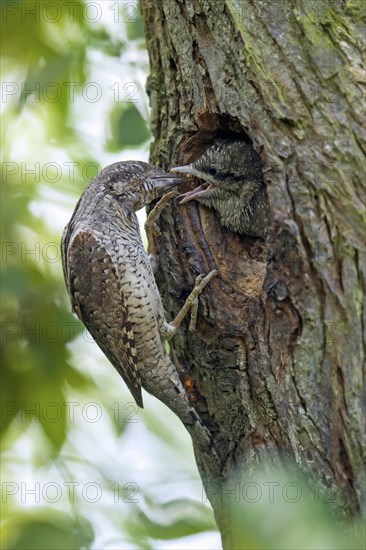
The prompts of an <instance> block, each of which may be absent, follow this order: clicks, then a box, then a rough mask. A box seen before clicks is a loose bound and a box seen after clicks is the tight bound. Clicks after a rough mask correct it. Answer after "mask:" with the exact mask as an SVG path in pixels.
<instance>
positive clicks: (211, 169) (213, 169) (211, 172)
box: [207, 168, 217, 176]
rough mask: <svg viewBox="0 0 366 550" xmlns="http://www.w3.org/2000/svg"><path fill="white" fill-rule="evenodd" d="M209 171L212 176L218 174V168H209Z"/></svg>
mask: <svg viewBox="0 0 366 550" xmlns="http://www.w3.org/2000/svg"><path fill="white" fill-rule="evenodd" d="M207 172H208V173H209V174H210V176H216V174H217V170H216V168H209V169H208V170H207Z"/></svg>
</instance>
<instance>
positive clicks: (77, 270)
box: [63, 230, 143, 407]
mask: <svg viewBox="0 0 366 550" xmlns="http://www.w3.org/2000/svg"><path fill="white" fill-rule="evenodd" d="M63 262H64V269H65V273H66V280H67V285H68V288H69V294H70V299H71V303H72V308H73V310H74V312H75V313H76V314H77V316H78V317H79V319H80V320H81V321H82V322H83V323H84V325H85V326H86V327H87V329H88V331H89V332H90V334H91V335H92V336H93V338H94V340H95V341H96V343H97V344H98V345H99V347H100V348H101V350H102V351H103V353H104V354H105V355H106V357H107V358H108V359H109V361H110V362H111V363H112V364H113V365H114V367H115V368H116V369H117V371H118V372H119V373H120V375H121V376H122V378H123V380H124V381H125V383H126V384H127V386H128V388H129V390H130V392H131V393H132V395H133V397H134V399H135V401H136V403H137V404H138V406H139V407H143V402H142V395H141V379H140V374H139V372H138V361H137V351H136V347H135V340H134V334H133V327H132V323H131V321H130V316H129V311H128V306H127V304H126V300H125V299H124V295H123V292H122V286H121V281H120V277H119V274H118V271H117V269H116V267H115V265H116V264H115V262H113V260H112V258H111V254H110V252H109V251H108V249H107V248H106V247H105V245H104V244H103V243H102V242H101V241H100V239H99V238H98V236H97V235H95V234H93V232H92V231H91V230H88V231H85V230H84V231H79V232H78V233H77V234H76V236H75V237H73V238H72V240H71V242H69V243H68V252H67V258H66V254H65V253H64V251H63ZM86 274H87V276H85V275H86ZM91 296H92V298H93V299H92V300H91V299H90V297H91ZM107 320H108V322H107Z"/></svg>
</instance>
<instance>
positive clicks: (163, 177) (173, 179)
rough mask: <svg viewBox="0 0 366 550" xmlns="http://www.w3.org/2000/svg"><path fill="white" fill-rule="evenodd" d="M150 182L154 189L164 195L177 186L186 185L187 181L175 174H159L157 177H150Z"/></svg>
mask: <svg viewBox="0 0 366 550" xmlns="http://www.w3.org/2000/svg"><path fill="white" fill-rule="evenodd" d="M148 182H150V183H152V185H153V186H154V189H156V190H157V191H158V190H160V191H161V192H162V193H163V192H165V191H169V190H170V189H172V188H173V187H176V186H177V185H180V184H182V183H185V179H184V178H181V177H180V176H174V175H173V174H157V175H156V176H150V177H149V178H148Z"/></svg>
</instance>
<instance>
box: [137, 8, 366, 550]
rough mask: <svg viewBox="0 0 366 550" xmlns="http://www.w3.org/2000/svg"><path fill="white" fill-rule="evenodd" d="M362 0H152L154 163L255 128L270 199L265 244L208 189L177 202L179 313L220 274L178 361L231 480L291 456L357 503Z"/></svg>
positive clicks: (166, 264) (168, 266) (163, 285)
mask: <svg viewBox="0 0 366 550" xmlns="http://www.w3.org/2000/svg"><path fill="white" fill-rule="evenodd" d="M361 5H362V2H361V1H360V2H358V1H356V0H354V1H349V2H328V1H319V2H312V1H310V0H304V1H301V0H296V1H294V2H282V1H280V0H277V1H276V2H265V1H254V0H253V1H250V0H241V1H235V0H232V1H230V0H225V1H221V0H220V1H219V0H184V1H177V0H154V1H152V0H142V1H141V10H142V14H143V18H144V21H145V28H146V34H147V45H148V50H149V56H150V64H151V76H150V77H149V81H148V91H149V93H150V98H151V106H152V129H153V133H154V136H155V142H154V146H153V149H152V154H151V160H152V162H154V164H157V165H159V166H162V167H163V168H165V169H166V168H169V167H171V166H176V165H181V164H184V163H187V162H191V161H192V160H195V159H196V158H197V156H199V155H200V154H201V153H202V151H203V150H204V149H205V148H207V145H208V144H210V143H211V142H212V141H213V140H214V138H215V137H216V136H218V135H231V134H232V133H236V134H237V133H238V134H240V135H242V136H243V137H248V138H249V139H250V140H251V141H252V142H253V145H254V147H255V149H256V150H257V152H258V153H259V154H260V155H261V158H262V160H263V163H264V179H265V183H266V185H267V191H268V196H269V202H270V210H271V225H270V228H269V234H268V238H267V241H266V243H264V242H263V241H261V240H260V239H257V240H256V239H254V238H249V237H243V236H239V235H236V234H234V233H231V232H230V231H228V230H226V229H224V228H221V227H220V225H219V223H218V221H217V219H216V217H215V214H214V212H213V211H210V210H208V209H206V208H204V207H200V206H198V205H197V204H196V203H193V202H191V203H189V204H188V205H184V206H179V205H178V202H177V201H175V202H174V203H173V204H172V208H171V209H170V211H168V212H165V213H164V215H163V216H162V219H161V229H162V232H163V235H162V237H161V239H160V240H159V243H158V246H159V251H160V265H161V269H160V271H159V274H158V282H159V285H160V289H161V292H162V294H163V297H164V302H165V305H166V308H167V311H168V314H170V315H171V316H172V317H173V315H174V313H176V312H177V311H178V309H179V306H180V305H181V303H182V300H183V298H184V297H185V296H186V295H187V294H188V292H189V290H190V289H191V288H192V287H193V283H194V278H195V276H196V275H197V274H198V273H201V272H204V273H208V271H209V270H211V269H214V268H216V269H218V271H219V276H218V277H217V278H215V279H214V280H213V281H212V282H211V284H210V287H209V288H208V289H206V290H205V291H204V293H203V295H202V296H201V298H200V304H201V305H200V310H199V319H198V332H197V333H196V334H194V335H190V334H189V333H188V332H187V331H184V330H181V331H180V332H179V334H178V335H177V336H176V337H175V338H174V340H173V342H172V344H171V345H172V349H171V355H172V357H173V360H174V361H175V364H176V366H177V368H179V369H180V370H181V373H182V379H183V380H184V381H185V382H186V386H187V391H188V393H189V395H190V397H191V400H192V402H194V403H195V406H196V409H197V410H198V411H199V412H200V414H201V416H202V418H203V419H204V420H205V423H206V425H207V426H208V427H209V428H210V429H211V431H212V433H213V434H214V437H215V443H216V446H217V449H218V450H219V452H220V456H221V457H222V461H223V474H222V476H223V479H224V480H225V479H230V476H231V473H232V471H233V469H234V467H235V465H237V464H240V468H241V469H242V471H246V472H247V471H250V470H251V468H252V467H253V466H254V465H255V464H257V463H261V462H264V461H267V462H268V460H270V461H272V462H274V463H276V462H279V461H280V460H281V459H282V457H284V456H286V457H290V458H291V459H293V460H295V461H296V462H297V463H298V465H299V466H300V468H301V470H302V471H304V472H306V473H307V474H309V475H310V476H311V477H312V478H313V479H316V480H318V482H319V483H321V485H322V486H323V487H324V488H326V487H330V486H331V487H332V486H336V487H337V488H338V489H337V490H338V491H339V498H338V500H337V504H338V506H339V508H341V509H342V510H344V511H346V512H347V513H355V512H357V511H358V510H359V508H360V506H361V503H362V497H361V494H362V490H363V477H362V472H363V469H364V449H365V447H364V444H363V441H364V435H363V433H364V424H363V423H364V415H363V411H364V385H363V373H364V370H363V369H364V359H365V343H364V340H363V328H364V320H363V316H364V305H363V291H364V281H365V250H364V246H363V240H364V237H363V231H364V228H365V227H364V220H363V212H364V204H363V201H364V192H365V176H364V153H365V148H366V147H365V132H364V128H363V126H362V124H363V121H364V112H363V108H364V84H365V75H364V73H363V71H362V65H361V56H362V54H363V53H364V51H365V43H364V41H363V38H362V22H361V11H362V10H361ZM198 463H199V457H198ZM213 506H214V509H215V513H216V517H217V519H218V523H219V524H220V510H219V503H218V502H216V501H215V499H213ZM224 544H225V537H224ZM226 546H227V547H229V546H230V541H229V539H228V538H227V539H226Z"/></svg>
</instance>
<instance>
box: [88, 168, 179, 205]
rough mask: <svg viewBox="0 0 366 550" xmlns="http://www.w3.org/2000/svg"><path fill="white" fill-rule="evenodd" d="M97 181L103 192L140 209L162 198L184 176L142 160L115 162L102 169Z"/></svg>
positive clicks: (122, 202)
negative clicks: (165, 170)
mask: <svg viewBox="0 0 366 550" xmlns="http://www.w3.org/2000/svg"><path fill="white" fill-rule="evenodd" d="M95 181H96V183H97V184H98V185H100V184H101V185H102V186H103V192H104V193H105V194H107V195H110V196H112V197H113V198H115V199H117V200H118V202H120V203H121V204H123V205H124V206H126V207H129V208H131V209H132V210H135V211H136V210H140V208H143V207H144V206H146V205H147V204H149V203H151V202H153V201H154V200H156V199H158V198H160V197H161V196H162V195H164V194H165V193H167V192H168V191H170V190H172V189H173V188H174V187H176V186H177V185H179V184H181V183H183V181H184V180H183V179H182V178H181V177H179V176H176V175H173V174H166V173H164V172H162V171H161V170H159V169H158V168H155V167H154V166H152V165H151V164H148V163H146V162H140V161H125V162H116V163H114V164H111V165H110V166H107V167H106V168H104V169H103V170H102V172H101V173H100V174H99V176H98V177H97V178H96V180H95Z"/></svg>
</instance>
